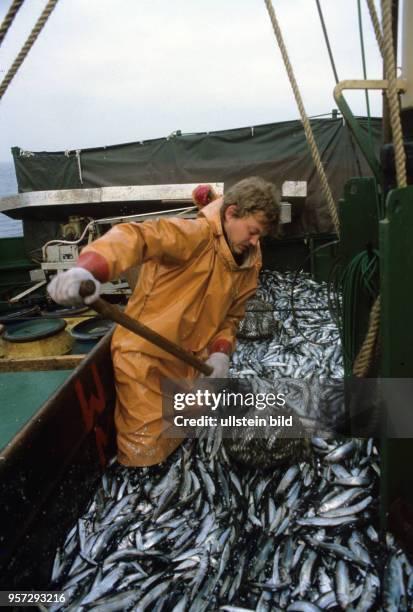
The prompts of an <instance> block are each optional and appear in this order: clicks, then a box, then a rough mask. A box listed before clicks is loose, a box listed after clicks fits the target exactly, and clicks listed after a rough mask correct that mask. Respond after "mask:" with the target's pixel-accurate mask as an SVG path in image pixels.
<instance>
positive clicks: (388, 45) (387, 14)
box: [353, 0, 407, 378]
mask: <svg viewBox="0 0 413 612" xmlns="http://www.w3.org/2000/svg"><path fill="white" fill-rule="evenodd" d="M368 2H369V0H368ZM369 8H370V7H369ZM382 15H383V61H384V65H385V70H386V77H387V80H388V82H389V85H388V89H387V92H386V93H387V97H388V100H389V111H390V122H391V128H392V134H393V144H394V150H395V163H396V177H397V185H398V187H406V186H407V176H406V155H405V151H404V144H403V132H402V126H401V121H400V112H399V99H398V96H397V85H396V62H395V58H394V47H393V31H392V13H391V0H382ZM376 36H377V34H376ZM378 40H379V39H378ZM379 332H380V296H378V297H377V298H376V301H375V302H374V304H373V308H372V309H371V312H370V320H369V329H368V332H367V335H366V338H365V340H364V342H363V344H362V346H361V348H360V351H359V354H358V355H357V357H356V359H355V361H354V366H353V374H354V375H355V376H357V377H359V378H363V377H365V376H367V374H368V371H369V369H370V367H371V364H372V362H373V361H374V355H375V351H376V348H377V345H378V337H379Z"/></svg>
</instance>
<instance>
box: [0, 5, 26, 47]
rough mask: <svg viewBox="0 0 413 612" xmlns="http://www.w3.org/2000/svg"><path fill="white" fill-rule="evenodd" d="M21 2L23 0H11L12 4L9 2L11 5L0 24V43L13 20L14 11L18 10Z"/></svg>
mask: <svg viewBox="0 0 413 612" xmlns="http://www.w3.org/2000/svg"><path fill="white" fill-rule="evenodd" d="M23 2H24V0H14V1H13V2H12V4H11V7H10V8H9V10H8V11H7V14H6V16H5V18H4V19H3V23H2V24H1V26H0V45H1V43H2V42H3V40H4V37H5V36H6V34H7V30H8V29H9V27H10V26H11V24H12V23H13V20H14V18H15V16H16V13H17V11H18V10H19V8H20V7H21V5H22V4H23Z"/></svg>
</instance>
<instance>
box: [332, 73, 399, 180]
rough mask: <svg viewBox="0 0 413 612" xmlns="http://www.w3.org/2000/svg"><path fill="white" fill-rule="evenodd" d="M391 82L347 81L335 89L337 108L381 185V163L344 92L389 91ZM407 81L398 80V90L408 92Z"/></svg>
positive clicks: (376, 80) (371, 80) (375, 80)
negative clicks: (359, 90)
mask: <svg viewBox="0 0 413 612" xmlns="http://www.w3.org/2000/svg"><path fill="white" fill-rule="evenodd" d="M388 84H389V82H388V81H387V79H385V80H378V79H374V80H373V79H370V80H346V81H340V83H338V84H337V85H336V86H335V88H334V99H335V101H336V104H337V106H338V107H339V109H340V111H341V113H342V114H343V117H344V118H345V120H346V122H347V124H348V126H349V128H350V130H351V131H352V133H353V135H354V138H355V140H356V142H357V144H358V145H359V147H360V149H361V151H362V153H363V155H364V157H365V158H366V161H367V163H368V164H369V166H370V168H371V169H372V171H373V174H374V176H375V177H376V180H377V182H378V183H379V184H381V182H382V173H381V167H380V162H379V160H378V159H377V157H376V154H375V152H374V150H373V149H372V147H371V144H370V140H369V139H368V137H367V136H366V135H365V134H364V133H363V132H362V130H361V128H360V126H359V124H358V122H357V120H356V118H355V117H354V115H353V113H352V112H351V109H350V107H349V106H348V104H347V102H346V100H345V98H344V96H343V91H344V90H345V89H347V90H348V89H352V90H357V89H361V90H366V89H387V88H388ZM406 87H407V84H406V81H405V80H404V79H397V88H398V89H399V91H406Z"/></svg>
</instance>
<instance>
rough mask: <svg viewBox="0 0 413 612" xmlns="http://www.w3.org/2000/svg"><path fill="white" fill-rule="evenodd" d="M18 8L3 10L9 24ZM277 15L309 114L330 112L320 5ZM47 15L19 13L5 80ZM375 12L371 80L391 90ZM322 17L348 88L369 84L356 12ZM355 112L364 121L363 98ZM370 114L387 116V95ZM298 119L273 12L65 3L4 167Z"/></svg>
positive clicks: (228, 5)
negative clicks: (178, 134) (19, 156)
mask: <svg viewBox="0 0 413 612" xmlns="http://www.w3.org/2000/svg"><path fill="white" fill-rule="evenodd" d="M10 2H11V0H7V1H6V0H0V19H3V17H4V14H5V13H6V11H7V9H8V7H9V5H10ZM273 3H274V7H275V9H276V12H277V16H278V19H279V21H280V25H281V27H282V30H283V35H284V39H285V42H286V45H287V48H288V51H289V54H290V60H291V62H292V65H293V67H294V70H295V74H296V78H297V81H298V84H299V86H300V89H301V92H302V96H303V99H304V104H305V107H306V110H307V112H308V114H309V115H317V114H320V113H326V112H329V111H331V109H332V108H333V107H334V101H333V96H332V91H333V87H334V79H333V73H332V70H331V67H330V63H329V59H328V55H327V50H326V47H325V43H324V38H323V35H322V30H321V25H320V21H319V17H318V13H317V8H316V3H315V0H273ZM45 4H46V0H26V2H25V4H24V5H23V7H22V8H21V9H20V11H19V13H18V15H17V17H16V20H15V23H14V24H13V26H12V27H11V29H10V30H9V32H8V34H7V36H6V38H5V40H4V42H3V45H2V47H1V48H0V70H1V71H2V72H1V73H0V77H1V78H2V77H4V74H5V72H6V71H7V70H8V68H9V66H10V64H11V62H12V61H13V59H14V57H15V56H16V54H17V53H18V51H19V49H20V47H21V46H22V44H23V42H24V40H25V38H26V36H27V34H28V32H29V31H30V29H31V28H32V27H33V25H34V23H35V21H36V19H37V18H38V16H39V15H40V13H41V11H42V10H43V8H44V6H45ZM365 4H366V3H365V0H362V12H363V23H364V40H365V49H366V55H367V71H368V72H367V74H368V77H370V78H381V76H382V68H381V59H380V55H379V52H378V48H377V44H376V41H375V37H374V33H373V30H372V27H371V24H370V18H369V15H368V12H367V9H366V6H365ZM378 4H379V3H378ZM321 5H322V8H323V11H324V18H325V21H326V25H327V29H328V32H329V36H330V42H331V45H332V48H333V53H334V57H335V60H336V66H337V71H338V75H339V78H340V79H347V78H362V64H361V53H360V43H359V32H358V21H357V1H356V0H321ZM347 100H348V101H349V103H350V106H351V107H352V110H353V112H354V113H355V114H359V115H365V114H366V105H365V98H364V94H363V93H361V92H360V93H359V92H357V93H353V94H349V95H348V96H347ZM370 103H371V111H372V114H373V115H375V116H378V115H381V93H377V92H376V93H372V94H371V97H370ZM298 116H299V115H298V111H297V108H296V104H295V100H294V97H293V94H292V91H291V87H290V84H289V82H288V79H287V76H286V73H285V69H284V66H283V63H282V60H281V56H280V52H279V49H278V46H277V44H276V41H275V37H274V34H273V31H272V27H271V23H270V19H269V16H268V13H267V10H266V8H265V4H264V0H60V2H59V3H58V4H57V6H56V8H55V10H54V12H53V13H52V15H51V17H50V19H49V21H48V23H47V24H46V26H45V28H44V30H43V32H42V33H41V35H40V37H39V39H38V40H37V42H36V43H35V45H34V46H33V48H32V49H31V51H30V53H29V56H28V57H27V59H26V61H25V62H24V64H23V66H22V67H21V68H20V71H19V73H18V75H17V76H16V77H15V79H14V80H13V82H12V83H11V85H10V87H9V89H8V91H7V92H6V94H5V95H4V97H3V99H2V101H1V102H0V161H7V160H10V159H11V155H10V147H11V146H13V145H16V146H20V147H22V148H24V149H28V150H33V151H42V150H46V151H55V150H64V149H79V148H86V147H93V146H103V145H109V144H116V143H121V142H130V141H135V140H144V139H149V138H157V137H162V136H167V135H168V134H170V133H171V132H172V131H174V130H177V129H180V130H182V132H198V131H212V130H217V129H226V128H234V127H241V126H247V125H258V124H262V123H270V122H276V121H285V120H289V119H296V118H298Z"/></svg>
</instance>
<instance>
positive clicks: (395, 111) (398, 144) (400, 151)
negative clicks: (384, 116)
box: [382, 0, 407, 187]
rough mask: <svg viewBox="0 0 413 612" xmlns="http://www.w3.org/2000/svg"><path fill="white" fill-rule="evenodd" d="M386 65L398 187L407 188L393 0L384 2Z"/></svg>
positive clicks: (384, 0)
mask: <svg viewBox="0 0 413 612" xmlns="http://www.w3.org/2000/svg"><path fill="white" fill-rule="evenodd" d="M382 15H383V37H384V45H383V50H384V56H383V57H384V65H385V68H386V77H387V80H388V82H389V85H388V89H387V98H388V100H389V112H390V124H391V131H392V134H393V145H394V157H395V162H396V177H397V186H398V187H406V186H407V175H406V154H405V151H404V144H403V132H402V123H401V120H400V112H399V111H400V109H399V98H398V95H397V85H396V80H397V75H396V62H395V58H394V47H393V31H392V13H391V0H382Z"/></svg>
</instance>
